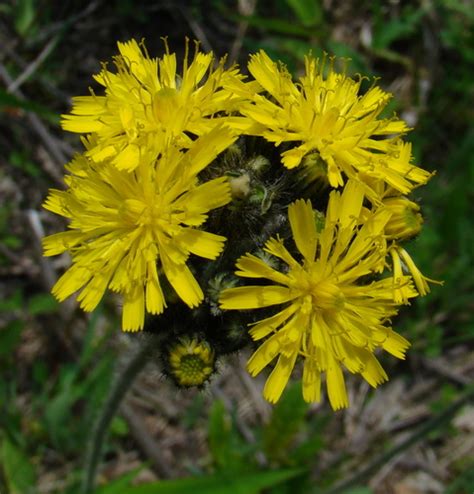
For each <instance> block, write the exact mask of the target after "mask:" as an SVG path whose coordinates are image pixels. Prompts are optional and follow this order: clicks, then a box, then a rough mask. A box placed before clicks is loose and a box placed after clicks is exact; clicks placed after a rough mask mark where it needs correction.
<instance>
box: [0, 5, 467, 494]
mask: <svg viewBox="0 0 474 494" xmlns="http://www.w3.org/2000/svg"><path fill="white" fill-rule="evenodd" d="M473 33H474V5H473V4H472V2H471V1H470V0H419V1H406V2H404V1H396V0H394V1H382V0H373V1H364V0H362V1H352V0H347V1H335V0H275V1H269V0H266V1H264V0H235V1H230V0H227V1H218V0H214V1H213V0H207V1H205V0H204V1H198V0H190V1H187V2H185V1H132V0H114V1H104V0H92V1H81V2H76V1H72V0H70V1H67V0H65V1H47V0H43V1H42V0H17V1H13V2H9V1H7V2H0V373H1V379H0V493H2V494H3V493H8V494H28V493H41V494H53V493H68V494H74V493H78V492H79V485H80V483H81V477H82V476H83V467H82V462H83V456H84V454H83V453H84V449H85V447H86V444H87V441H88V440H89V436H90V430H91V424H92V421H93V419H94V416H95V415H96V414H97V410H98V409H99V408H100V405H101V403H103V398H104V396H105V395H106V393H107V390H108V389H109V388H110V383H111V382H112V380H113V378H114V374H115V373H116V372H117V370H116V369H117V368H120V365H122V364H121V362H122V361H123V359H124V356H125V357H126V355H127V354H128V353H130V351H132V350H133V349H134V347H135V346H136V343H137V339H138V340H139V339H140V335H138V336H137V335H127V334H122V333H121V332H120V329H119V328H120V322H119V319H118V316H117V310H116V306H115V305H114V304H113V303H112V302H111V301H106V302H105V303H103V304H102V305H101V306H100V308H99V309H98V310H96V311H95V312H94V313H93V314H90V315H86V314H84V313H83V312H82V311H80V310H78V309H77V307H76V305H75V302H74V301H68V302H66V303H63V304H61V305H59V304H58V303H56V302H55V300H54V299H53V298H52V297H51V295H50V294H49V290H50V288H51V286H52V284H53V283H54V281H55V280H56V279H57V277H58V275H59V274H60V273H61V272H62V271H63V270H64V268H65V267H67V266H68V259H67V258H66V257H60V258H50V259H43V258H42V256H41V245H40V242H41V238H42V236H43V235H44V234H48V233H53V232H57V231H60V230H62V229H63V228H64V227H65V224H64V223H61V220H59V219H58V218H56V217H53V215H52V214H49V213H47V212H46V211H44V210H42V208H41V203H42V201H43V200H44V198H45V196H46V194H47V190H48V189H49V188H51V187H59V188H60V187H62V184H63V174H64V164H65V163H67V161H68V160H69V159H70V158H71V156H72V154H73V153H74V151H75V150H79V149H80V142H79V139H78V138H77V136H75V135H69V134H66V133H65V132H63V131H62V130H61V128H60V126H59V115H60V114H61V113H64V112H67V111H69V109H70V98H71V96H75V95H82V94H88V88H89V86H91V87H93V88H96V89H97V86H95V85H94V84H95V83H94V82H93V80H92V77H91V76H92V74H94V73H96V72H98V71H99V70H100V67H101V65H100V64H101V62H105V61H111V57H113V55H114V54H116V52H117V47H116V42H117V41H126V40H128V39H130V38H136V39H138V40H140V39H142V38H144V39H145V40H146V43H147V48H148V51H149V53H150V55H151V56H160V55H161V54H162V53H163V49H164V48H163V42H162V40H161V37H167V38H168V44H169V46H170V49H171V51H176V52H177V53H178V54H180V53H182V52H183V48H184V39H185V37H189V38H190V39H197V40H199V41H200V42H201V46H202V48H203V49H204V50H205V51H209V50H212V51H214V53H215V54H216V55H218V56H219V57H220V56H223V55H225V54H229V55H228V56H229V59H230V60H231V61H236V62H238V63H239V64H240V66H241V67H242V68H243V70H244V71H245V67H246V63H247V60H248V54H249V53H252V52H255V51H257V50H259V49H260V48H263V49H265V50H266V51H267V52H268V54H269V55H270V56H271V57H272V58H274V59H279V60H281V61H283V62H284V63H285V64H286V65H287V67H288V69H289V70H290V71H291V72H293V73H294V74H295V75H298V74H301V71H302V69H303V67H304V66H303V56H304V55H305V54H306V53H307V52H308V51H309V50H312V52H313V54H315V55H319V54H322V53H323V52H327V53H329V54H333V55H337V56H340V57H345V58H350V59H351V62H350V64H349V65H348V71H349V72H350V73H352V74H354V75H355V74H359V73H360V74H363V75H367V76H371V77H372V76H374V77H377V78H379V81H378V84H380V85H381V86H382V87H383V88H384V89H386V90H388V91H390V92H392V93H393V94H394V96H395V97H394V99H393V101H392V102H391V104H390V112H397V113H398V114H399V115H400V116H401V117H402V118H403V119H405V120H406V121H407V122H408V124H409V125H410V126H411V127H413V129H414V130H413V131H412V132H410V133H409V135H408V137H407V139H408V140H409V141H411V142H412V143H413V147H414V153H415V156H416V162H417V164H419V165H420V166H422V167H423V168H425V169H427V170H430V171H434V170H436V171H437V174H436V175H435V176H434V177H433V178H432V180H431V181H430V182H429V183H428V185H427V186H426V187H423V188H421V189H419V190H415V192H414V194H413V198H414V199H415V200H417V201H420V202H421V204H422V208H423V214H424V216H425V218H426V220H425V225H424V229H423V230H422V233H421V234H420V235H419V237H418V238H416V239H415V240H413V242H412V244H413V245H411V246H410V252H411V253H412V254H413V257H414V258H415V260H416V262H417V264H418V265H419V267H420V268H421V270H422V271H423V272H424V273H425V274H426V275H427V276H429V277H431V278H434V279H437V280H444V286H442V287H441V286H437V285H434V286H433V289H432V293H431V294H430V295H429V296H427V297H425V298H422V299H417V300H416V301H415V302H414V303H413V304H412V306H411V307H409V308H406V309H404V310H403V311H402V313H401V315H400V317H399V318H398V319H397V320H396V321H394V327H395V328H397V330H398V331H399V332H400V333H402V334H403V335H404V336H405V337H406V338H408V339H409V340H410V341H411V342H412V343H413V346H412V348H411V349H410V351H409V353H408V358H407V360H406V361H401V362H395V359H393V358H390V357H388V358H385V357H382V363H383V365H384V367H385V368H386V369H387V371H388V373H389V375H390V381H389V382H388V383H387V384H385V385H383V386H382V387H381V388H379V389H377V390H376V391H373V390H369V389H368V386H367V385H366V384H365V383H362V382H361V381H360V380H359V379H351V377H349V378H348V389H349V393H350V399H351V403H352V406H351V408H349V409H348V410H345V411H341V412H337V413H334V412H332V410H331V409H330V407H329V405H328V404H327V403H325V402H323V403H321V404H315V405H308V404H305V403H304V402H303V401H302V399H301V397H300V395H301V392H300V390H299V387H298V383H294V384H293V385H292V386H290V388H289V389H288V390H287V392H286V393H285V395H284V397H283V399H282V400H281V401H280V403H279V404H278V405H277V406H276V407H271V406H269V405H268V404H267V403H266V402H265V401H264V400H263V398H262V397H261V388H262V384H263V382H262V380H260V379H252V378H250V377H249V376H248V375H247V373H246V371H245V361H246V358H247V355H246V354H245V353H242V354H239V355H235V356H233V357H231V358H229V359H228V360H226V361H221V362H220V363H219V366H218V374H217V375H216V376H214V377H213V379H212V380H211V382H210V384H209V385H207V386H206V387H205V388H204V389H202V390H188V391H182V390H178V389H176V387H174V386H173V385H172V384H171V383H169V382H168V381H167V380H166V379H164V377H163V375H162V373H161V371H160V368H159V366H157V365H153V364H150V365H149V366H148V367H147V369H146V371H145V372H143V373H142V374H141V375H140V377H139V378H138V379H137V381H136V382H135V384H134V386H133V388H132V389H131V390H130V392H129V393H128V394H127V397H126V399H125V401H124V402H123V404H122V406H121V408H120V411H119V414H118V415H117V416H116V417H115V418H114V419H113V421H112V424H111V428H110V432H109V435H108V436H107V438H106V443H105V445H104V457H103V462H102V464H101V466H100V468H99V472H98V485H99V487H98V490H97V491H96V492H97V493H101V494H113V493H120V494H123V493H128V494H140V493H141V494H145V493H150V494H151V493H157V494H159V493H168V492H170V493H171V492H173V493H187V492H194V494H199V493H206V494H208V493H210V494H212V493H225V492H230V493H234V492H235V493H243V494H252V493H258V492H268V493H277V494H284V493H290V492H291V493H300V492H301V493H312V492H314V493H326V494H328V493H333V494H334V493H336V492H342V493H346V494H371V493H377V494H378V493H380V494H391V493H394V494H431V493H432V494H439V493H446V494H448V493H449V494H462V493H466V494H468V493H469V494H471V493H472V492H473V490H474V405H473V400H472V395H473V393H472V378H473V376H474V321H473V312H474V296H473V295H474V269H473V265H474V263H473V261H474V229H473V219H472V216H473V213H474V209H473V206H472V202H473V200H474V124H473V118H472V117H473V83H472V76H473V69H474V42H473ZM262 378H263V376H262ZM470 398H471V399H470ZM183 478H188V480H185V481H183V480H180V479H183ZM164 479H174V480H173V481H172V482H170V481H169V480H168V481H165V480H164Z"/></svg>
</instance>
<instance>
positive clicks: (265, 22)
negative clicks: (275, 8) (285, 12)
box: [233, 16, 311, 36]
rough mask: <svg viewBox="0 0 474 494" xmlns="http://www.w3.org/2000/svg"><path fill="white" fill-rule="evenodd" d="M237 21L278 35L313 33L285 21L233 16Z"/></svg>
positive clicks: (305, 34) (306, 34)
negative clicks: (242, 21)
mask: <svg viewBox="0 0 474 494" xmlns="http://www.w3.org/2000/svg"><path fill="white" fill-rule="evenodd" d="M233 17H234V18H235V19H236V20H240V21H241V20H244V21H246V22H248V23H249V24H250V25H251V26H254V27H256V28H257V29H266V30H268V31H272V32H274V33H278V34H285V35H290V36H292V35H294V36H308V35H310V34H311V31H310V30H308V29H306V28H305V27H303V26H298V25H295V23H294V22H290V21H287V20H284V19H278V18H268V17H257V16H250V17H244V16H233Z"/></svg>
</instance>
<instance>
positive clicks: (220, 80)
mask: <svg viewBox="0 0 474 494" xmlns="http://www.w3.org/2000/svg"><path fill="white" fill-rule="evenodd" d="M118 48H119V52H120V54H119V55H118V56H116V57H115V60H114V63H115V66H116V69H117V72H116V73H113V72H111V71H109V70H107V68H106V67H104V68H103V69H102V71H101V72H100V73H99V74H98V75H96V76H94V78H95V80H96V81H97V82H98V83H99V84H101V85H102V86H104V88H105V95H104V96H97V95H95V94H92V95H90V96H79V97H76V98H74V99H73V108H72V111H71V115H63V120H62V126H63V128H64V129H65V130H68V131H71V132H79V133H95V134H96V144H95V145H94V146H92V147H91V148H90V149H89V150H88V151H87V156H89V157H91V158H92V160H93V161H95V162H101V161H102V160H104V159H106V158H111V159H112V163H113V164H114V165H116V166H117V168H119V169H124V170H129V171H130V170H134V169H135V168H136V167H137V166H138V164H139V163H140V161H141V155H142V153H143V152H144V149H147V151H148V152H149V151H153V152H155V154H158V153H159V152H161V150H162V149H163V148H165V147H166V146H168V145H169V143H170V142H172V143H173V145H176V146H178V147H180V148H189V147H190V146H191V144H192V142H193V139H192V138H191V137H190V136H191V135H198V136H199V135H203V134H204V133H206V132H209V130H211V129H212V128H214V127H215V126H216V125H218V124H219V123H222V122H223V121H225V120H226V118H227V117H219V116H216V114H217V113H219V112H222V111H224V110H227V111H231V110H232V109H233V108H234V106H235V105H236V104H237V102H238V101H240V100H241V99H242V97H243V96H242V94H246V90H245V89H244V88H245V84H244V83H243V82H242V78H243V76H242V75H240V73H239V71H238V69H236V68H234V67H233V68H231V69H229V70H225V69H224V66H223V64H224V61H223V60H221V62H220V64H219V66H218V67H217V68H216V69H215V70H214V69H212V64H213V61H214V57H213V55H212V53H207V54H205V53H202V52H200V51H199V50H198V45H196V51H195V54H194V58H193V60H192V61H191V63H188V53H187V51H188V44H186V56H185V59H184V62H183V68H182V73H181V74H179V73H178V70H177V63H176V54H174V53H169V52H168V47H167V45H166V49H167V53H166V54H165V55H164V56H163V57H162V58H160V59H154V58H149V56H148V54H147V52H146V49H145V47H144V46H141V47H140V46H139V45H138V43H137V42H136V41H135V40H131V41H128V42H126V43H118ZM240 93H242V94H240Z"/></svg>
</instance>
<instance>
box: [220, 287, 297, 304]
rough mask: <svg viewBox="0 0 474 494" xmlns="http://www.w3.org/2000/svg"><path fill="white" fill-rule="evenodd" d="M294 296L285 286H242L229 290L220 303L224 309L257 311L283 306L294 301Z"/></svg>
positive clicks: (225, 291) (222, 296)
mask: <svg viewBox="0 0 474 494" xmlns="http://www.w3.org/2000/svg"><path fill="white" fill-rule="evenodd" d="M293 298H294V295H293V294H292V293H291V291H290V289H289V288H287V287H283V286H242V287H237V288H228V289H227V290H224V291H223V292H222V293H221V296H220V297H219V303H220V306H221V308H222V309H227V310H232V309H236V310H241V309H257V308H260V307H268V306H270V305H276V304H282V303H284V302H288V301H289V300H292V299H293Z"/></svg>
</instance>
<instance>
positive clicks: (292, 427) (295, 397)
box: [262, 383, 309, 461]
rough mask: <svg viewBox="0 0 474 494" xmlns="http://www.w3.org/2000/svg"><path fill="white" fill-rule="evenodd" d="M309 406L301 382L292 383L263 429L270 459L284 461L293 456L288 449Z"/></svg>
mask: <svg viewBox="0 0 474 494" xmlns="http://www.w3.org/2000/svg"><path fill="white" fill-rule="evenodd" d="M308 406H309V405H308V404H307V403H306V402H305V401H304V400H303V397H302V393H301V384H300V383H293V384H292V385H290V386H289V387H288V388H287V390H286V391H285V393H284V394H283V396H282V398H281V400H280V401H279V402H278V404H277V405H276V406H275V408H274V409H273V414H272V417H271V419H270V422H269V423H268V424H267V425H266V426H265V428H264V429H263V436H262V439H263V450H264V452H265V454H266V455H267V457H268V458H269V459H273V460H276V461H282V460H284V459H285V458H290V457H291V456H290V455H288V450H289V449H290V448H291V446H292V444H291V443H292V442H293V440H294V438H295V436H296V434H297V433H298V432H299V430H300V428H301V427H302V425H303V424H304V419H305V415H306V412H307V410H308Z"/></svg>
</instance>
